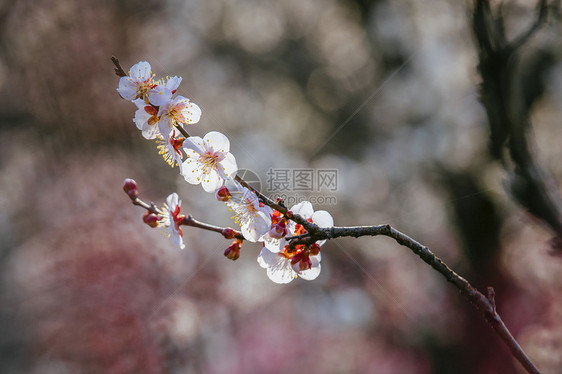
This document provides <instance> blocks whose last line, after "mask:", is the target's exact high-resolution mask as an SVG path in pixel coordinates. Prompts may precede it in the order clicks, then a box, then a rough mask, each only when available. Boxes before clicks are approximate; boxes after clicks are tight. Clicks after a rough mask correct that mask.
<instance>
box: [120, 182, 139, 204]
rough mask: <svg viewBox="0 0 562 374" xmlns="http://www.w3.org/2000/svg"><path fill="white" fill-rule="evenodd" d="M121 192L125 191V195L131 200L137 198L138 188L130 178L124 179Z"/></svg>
mask: <svg viewBox="0 0 562 374" xmlns="http://www.w3.org/2000/svg"><path fill="white" fill-rule="evenodd" d="M123 191H125V193H126V194H127V195H129V198H130V199H131V200H134V199H136V198H137V197H139V187H138V186H137V182H135V181H134V180H133V179H131V178H126V179H125V180H124V181H123Z"/></svg>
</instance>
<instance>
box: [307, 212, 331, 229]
mask: <svg viewBox="0 0 562 374" xmlns="http://www.w3.org/2000/svg"><path fill="white" fill-rule="evenodd" d="M312 222H314V223H315V224H317V225H318V226H320V227H333V226H334V218H332V215H331V214H330V213H328V212H327V211H325V210H318V211H316V212H314V213H313V214H312Z"/></svg>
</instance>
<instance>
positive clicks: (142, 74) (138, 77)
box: [129, 61, 152, 82]
mask: <svg viewBox="0 0 562 374" xmlns="http://www.w3.org/2000/svg"><path fill="white" fill-rule="evenodd" d="M129 76H130V77H131V78H132V79H133V80H134V81H135V82H144V81H146V80H147V79H150V77H151V76H152V71H151V68H150V64H149V63H148V62H146V61H139V62H137V63H136V64H134V65H133V66H132V67H131V70H130V71H129Z"/></svg>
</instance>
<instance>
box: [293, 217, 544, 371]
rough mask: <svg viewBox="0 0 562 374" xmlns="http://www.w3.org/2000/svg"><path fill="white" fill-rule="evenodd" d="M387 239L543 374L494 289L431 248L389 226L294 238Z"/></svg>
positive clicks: (324, 230)
mask: <svg viewBox="0 0 562 374" xmlns="http://www.w3.org/2000/svg"><path fill="white" fill-rule="evenodd" d="M379 235H383V236H388V237H390V238H392V239H394V240H395V241H396V242H397V243H398V244H400V245H402V246H404V247H407V248H409V249H410V250H411V251H412V252H414V253H415V254H416V255H417V256H419V257H420V258H421V259H422V260H423V261H424V262H425V263H426V264H428V265H429V266H431V267H432V268H433V269H435V270H436V271H438V272H439V273H440V274H441V275H443V276H444V277H445V279H447V281H449V282H450V283H452V284H453V285H454V286H455V287H456V288H457V289H458V290H459V291H460V293H461V295H463V296H464V297H465V298H466V299H467V300H468V301H469V302H470V303H471V304H472V305H474V307H475V308H476V309H477V310H478V311H479V312H480V313H482V315H483V317H484V319H485V320H486V321H487V322H488V324H489V325H490V326H491V327H492V329H493V330H494V331H495V332H496V334H498V335H499V336H500V338H501V339H502V340H503V342H504V343H505V344H506V345H507V347H508V348H509V349H510V351H511V353H512V354H513V356H514V357H515V358H516V359H517V361H519V362H520V363H521V365H523V367H524V368H525V370H527V372H529V373H531V374H540V372H539V370H538V369H537V368H536V367H535V365H534V364H533V363H532V362H531V360H530V359H529V357H527V355H526V354H525V352H524V351H523V350H522V349H521V346H520V345H519V343H517V341H516V340H515V338H514V337H513V335H512V334H511V332H510V331H509V329H508V328H507V326H506V325H505V323H504V322H503V321H502V319H501V317H500V315H499V314H498V313H497V311H496V303H495V292H494V290H493V288H492V287H489V288H488V296H485V295H484V294H482V293H481V292H480V291H478V290H477V289H476V288H474V287H472V285H471V284H470V283H469V282H468V281H467V280H466V279H464V278H463V277H461V276H460V275H458V274H457V273H455V272H454V271H453V270H451V268H449V266H447V264H446V263H445V262H443V260H441V259H440V258H439V257H437V256H436V255H435V254H433V252H431V251H430V250H429V248H428V247H426V246H425V245H423V244H421V243H419V242H418V241H416V240H414V239H412V238H411V237H409V236H408V235H406V234H404V233H402V232H400V231H398V230H396V229H395V228H393V227H392V226H390V225H377V226H355V227H330V228H318V230H317V232H316V233H313V234H305V235H299V236H296V237H293V238H295V239H297V240H305V239H306V241H317V240H324V239H328V240H329V239H335V238H340V237H346V236H347V237H354V238H358V237H361V236H379Z"/></svg>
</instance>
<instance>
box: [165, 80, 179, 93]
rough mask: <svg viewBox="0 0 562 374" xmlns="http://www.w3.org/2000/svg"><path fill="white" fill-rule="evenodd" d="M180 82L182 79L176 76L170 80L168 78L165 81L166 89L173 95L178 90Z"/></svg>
mask: <svg viewBox="0 0 562 374" xmlns="http://www.w3.org/2000/svg"><path fill="white" fill-rule="evenodd" d="M182 80H183V78H182V77H178V76H173V77H171V78H168V80H167V81H166V88H167V89H169V90H170V91H171V92H172V93H173V92H174V91H176V90H177V89H178V87H179V86H180V83H181V81H182Z"/></svg>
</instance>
